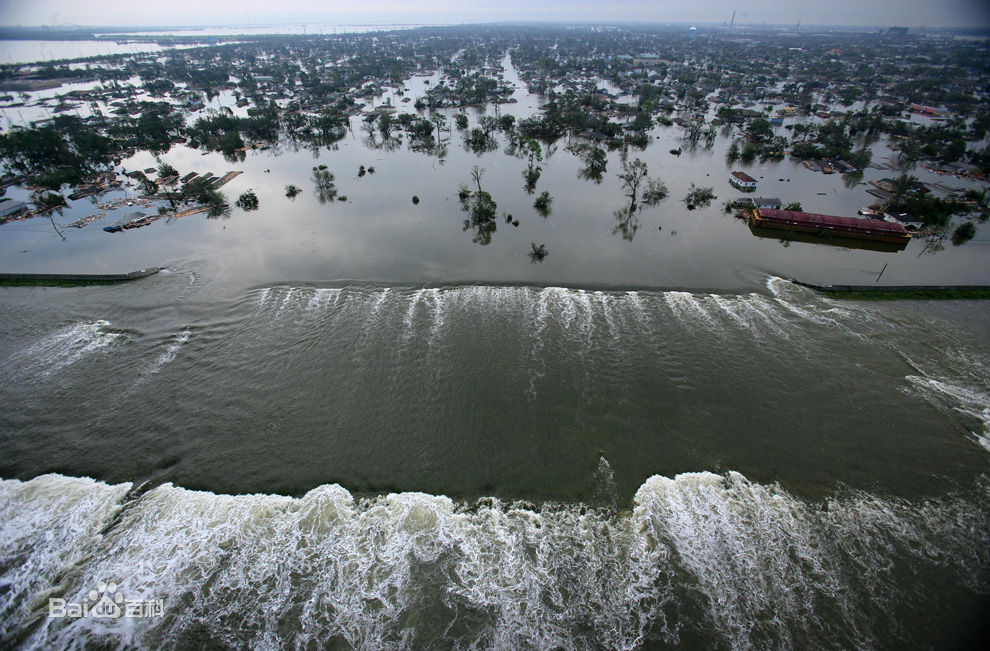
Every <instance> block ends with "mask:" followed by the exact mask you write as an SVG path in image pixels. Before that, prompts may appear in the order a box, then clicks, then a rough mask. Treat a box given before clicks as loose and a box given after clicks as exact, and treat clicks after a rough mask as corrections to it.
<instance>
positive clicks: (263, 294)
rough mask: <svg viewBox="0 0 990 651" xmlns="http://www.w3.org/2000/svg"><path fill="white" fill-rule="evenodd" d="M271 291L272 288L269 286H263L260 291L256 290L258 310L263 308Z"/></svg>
mask: <svg viewBox="0 0 990 651" xmlns="http://www.w3.org/2000/svg"><path fill="white" fill-rule="evenodd" d="M271 293H272V288H271V287H265V288H264V289H262V290H261V291H260V292H258V309H259V310H262V309H264V307H265V304H266V303H267V302H268V297H269V296H271Z"/></svg>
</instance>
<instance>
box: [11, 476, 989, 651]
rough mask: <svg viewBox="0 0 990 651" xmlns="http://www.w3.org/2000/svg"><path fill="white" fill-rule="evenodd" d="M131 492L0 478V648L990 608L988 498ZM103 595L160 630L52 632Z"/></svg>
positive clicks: (658, 628) (919, 623)
mask: <svg viewBox="0 0 990 651" xmlns="http://www.w3.org/2000/svg"><path fill="white" fill-rule="evenodd" d="M129 488H130V485H128V484H122V485H118V486H107V485H105V484H101V483H97V482H93V481H91V480H87V479H73V478H67V477H62V476H58V475H46V476H42V477H38V478H36V479H33V480H30V481H27V482H21V481H14V480H8V481H3V482H0V514H2V515H3V523H4V524H3V528H2V531H0V539H2V542H3V545H2V546H0V568H2V577H0V581H2V583H3V585H4V586H5V590H4V591H3V592H2V594H0V619H2V621H3V627H4V628H3V645H4V646H9V645H18V644H22V645H24V646H27V647H33V648H62V647H66V646H72V645H79V646H87V645H97V646H101V645H102V646H107V645H109V646H117V645H121V646H123V647H126V648H133V647H145V648H149V647H150V648H155V647H162V646H169V647H174V646H182V647H187V646H196V647H202V646H212V645H222V646H237V647H252V648H286V647H309V646H327V645H329V646H342V647H347V648H353V647H360V648H410V647H412V648H423V647H429V646H433V645H435V644H437V643H438V641H441V640H442V643H443V646H445V647H451V648H504V649H509V648H511V649H517V648H577V649H584V648H633V647H637V646H640V645H643V644H647V643H656V642H659V643H662V644H665V645H674V646H677V645H683V646H689V647H696V646H699V645H700V646H704V647H708V648H711V647H734V648H735V647H757V648H767V647H783V648H791V647H810V646H814V647H819V648H820V647H830V648H831V647H863V646H865V647H869V646H875V645H877V644H909V645H918V644H922V645H923V644H926V643H929V642H931V639H929V638H925V637H924V635H927V634H928V633H930V632H931V631H932V630H933V629H932V626H933V622H935V623H937V622H938V621H940V618H941V617H943V616H944V615H946V614H947V613H946V612H944V610H945V609H946V608H947V602H945V601H944V600H939V599H938V598H934V597H932V596H931V595H930V594H926V592H925V589H924V586H923V585H920V584H919V583H918V581H921V580H923V579H924V578H925V577H929V576H931V577H938V581H939V582H940V588H944V586H945V585H951V586H952V588H951V590H950V592H952V593H953V594H955V595H957V596H960V595H961V596H962V597H966V598H972V599H976V600H977V603H979V598H980V597H979V596H978V595H979V594H980V593H982V594H984V595H985V594H986V592H987V590H988V589H990V574H988V570H990V545H987V542H988V538H990V525H988V521H987V506H988V504H990V500H988V497H990V492H988V485H987V482H986V481H984V480H981V481H980V482H978V485H977V486H974V487H973V488H972V489H971V490H970V491H969V492H968V493H967V494H965V495H954V496H947V497H944V498H941V499H938V500H931V501H927V502H924V503H917V504H912V503H908V502H902V501H898V500H890V499H883V498H880V497H878V496H875V495H870V494H866V493H861V492H854V491H845V492H841V493H839V494H836V495H834V496H833V497H831V498H830V499H828V500H826V501H825V502H824V503H821V504H818V503H810V502H806V501H804V500H801V499H798V498H796V497H794V496H793V495H791V494H789V493H788V492H787V491H785V490H783V489H782V488H780V487H779V486H776V485H761V484H757V483H754V482H750V481H749V480H747V479H746V478H745V477H743V476H742V475H740V474H738V473H733V472H730V473H728V474H726V475H715V474H711V473H692V474H684V475H678V476H677V477H675V478H673V479H670V478H666V477H661V476H655V477H652V478H650V479H649V480H647V481H646V482H645V483H644V484H643V485H642V486H641V487H640V488H639V490H638V492H637V493H636V496H635V499H634V504H633V508H632V510H631V511H624V512H620V513H619V514H613V513H612V512H611V511H609V510H596V509H592V508H589V507H586V506H584V505H580V504H573V505H567V504H545V505H543V506H542V507H538V508H537V507H534V506H532V505H527V504H522V503H505V502H500V501H498V500H495V499H491V498H486V499H482V500H479V501H477V502H473V503H458V502H455V501H452V500H451V499H449V498H446V497H443V496H434V495H426V494H422V493H400V494H388V495H382V496H379V497H375V498H356V497H355V496H353V495H352V494H351V493H349V492H348V491H347V490H345V489H344V488H341V487H340V486H337V485H324V486H320V487H318V488H315V489H313V490H311V491H310V492H309V493H307V494H306V495H305V496H303V497H301V498H290V497H281V496H274V495H243V496H230V495H216V494H212V493H208V492H197V491H190V490H186V489H182V488H177V487H174V486H172V485H169V484H165V485H160V486H158V487H155V488H153V489H151V490H149V491H147V492H146V493H143V494H141V495H140V496H138V497H132V496H130V495H129V493H128V490H129ZM907 568H910V571H907V572H904V571H903V570H905V569H907ZM100 581H106V582H110V581H112V582H114V583H115V584H116V586H117V588H116V589H117V592H119V593H120V594H122V595H124V596H125V597H126V598H127V599H138V600H157V599H161V600H162V603H163V616H162V617H158V618H156V617H151V618H120V619H115V618H104V619H100V618H94V617H85V618H48V617H47V612H48V597H50V596H53V597H58V598H60V599H65V600H66V601H67V602H80V601H82V600H84V599H86V598H87V595H88V594H89V592H90V591H91V590H95V589H96V586H97V585H98V584H99V582H100ZM951 603H953V604H955V606H956V607H958V605H959V603H960V602H958V601H952V602H951ZM984 603H985V602H984ZM919 635H920V636H922V637H920V638H919V637H918V636H919ZM932 639H936V640H937V639H940V638H939V637H938V636H937V635H936V636H935V637H934V638H932Z"/></svg>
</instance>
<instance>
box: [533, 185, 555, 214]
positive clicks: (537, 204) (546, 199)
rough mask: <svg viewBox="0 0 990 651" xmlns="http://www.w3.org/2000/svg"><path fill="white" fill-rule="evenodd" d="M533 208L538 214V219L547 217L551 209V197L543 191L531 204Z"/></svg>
mask: <svg viewBox="0 0 990 651" xmlns="http://www.w3.org/2000/svg"><path fill="white" fill-rule="evenodd" d="M533 207H534V208H536V212H538V213H540V217H549V216H550V211H551V210H552V209H553V197H551V196H550V193H549V192H547V191H546V190H544V191H543V193H542V194H541V195H540V196H538V197H537V198H536V201H534V202H533Z"/></svg>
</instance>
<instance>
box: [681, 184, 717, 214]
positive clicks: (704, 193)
mask: <svg viewBox="0 0 990 651" xmlns="http://www.w3.org/2000/svg"><path fill="white" fill-rule="evenodd" d="M714 200H715V191H714V190H713V189H712V188H697V187H695V185H694V183H692V184H691V189H690V190H689V191H688V193H687V196H686V197H684V203H685V204H687V209H688V210H694V209H695V208H705V207H707V206H709V205H711V203H712V201H714Z"/></svg>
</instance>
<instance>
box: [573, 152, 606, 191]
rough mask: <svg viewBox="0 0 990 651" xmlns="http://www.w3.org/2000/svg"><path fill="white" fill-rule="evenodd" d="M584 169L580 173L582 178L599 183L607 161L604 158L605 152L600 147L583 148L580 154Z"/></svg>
mask: <svg viewBox="0 0 990 651" xmlns="http://www.w3.org/2000/svg"><path fill="white" fill-rule="evenodd" d="M580 156H581V160H582V161H583V162H584V168H582V170H581V171H580V173H579V174H580V176H581V177H582V178H585V179H588V180H591V181H594V182H595V183H601V182H602V177H603V176H604V175H605V170H606V168H607V166H608V159H607V158H606V157H605V150H604V149H602V148H601V147H594V146H592V147H584V148H582V151H581V153H580Z"/></svg>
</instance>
